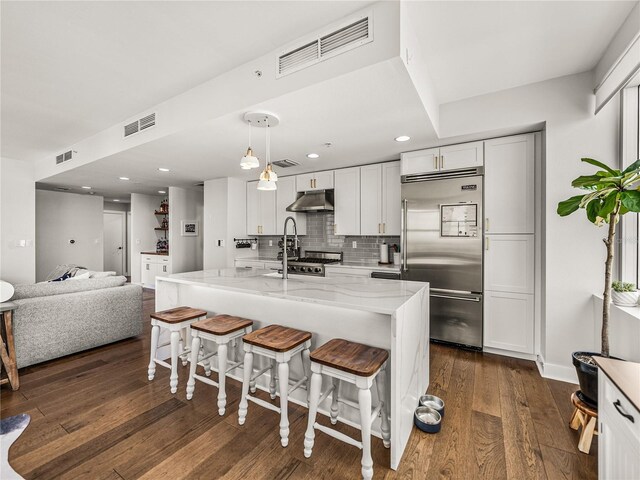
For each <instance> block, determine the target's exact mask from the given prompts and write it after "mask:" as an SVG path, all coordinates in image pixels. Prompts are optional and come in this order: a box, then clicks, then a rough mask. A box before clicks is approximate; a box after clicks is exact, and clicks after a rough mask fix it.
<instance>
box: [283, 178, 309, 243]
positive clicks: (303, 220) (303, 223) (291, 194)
mask: <svg viewBox="0 0 640 480" xmlns="http://www.w3.org/2000/svg"><path fill="white" fill-rule="evenodd" d="M297 198H298V192H297V190H296V177H279V178H278V190H276V230H277V232H278V234H280V235H281V234H282V233H283V231H284V230H283V229H284V221H285V219H286V218H287V217H293V218H294V219H295V221H296V226H297V228H298V235H306V234H307V215H306V214H304V213H295V212H287V207H288V206H289V205H291V204H292V203H293V202H295V201H296V199H297ZM289 229H290V230H289V231H290V232H292V231H293V228H292V227H291V226H290V227H289Z"/></svg>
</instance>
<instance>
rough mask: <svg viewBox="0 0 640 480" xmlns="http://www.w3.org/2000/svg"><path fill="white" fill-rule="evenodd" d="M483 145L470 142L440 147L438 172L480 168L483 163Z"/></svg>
mask: <svg viewBox="0 0 640 480" xmlns="http://www.w3.org/2000/svg"><path fill="white" fill-rule="evenodd" d="M483 144H484V142H472V143H462V144H460V145H449V146H448V147H440V170H459V169H461V168H473V167H481V166H482V165H483V163H484V148H483Z"/></svg>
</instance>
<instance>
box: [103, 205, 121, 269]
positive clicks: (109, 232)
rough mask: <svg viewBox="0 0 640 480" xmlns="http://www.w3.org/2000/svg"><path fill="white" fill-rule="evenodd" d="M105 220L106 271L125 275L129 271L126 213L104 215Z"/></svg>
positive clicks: (106, 212) (107, 213) (106, 213)
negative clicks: (127, 266)
mask: <svg viewBox="0 0 640 480" xmlns="http://www.w3.org/2000/svg"><path fill="white" fill-rule="evenodd" d="M103 218H104V269H105V271H114V272H116V275H124V274H125V273H126V271H127V268H126V263H125V262H126V260H127V236H126V231H127V226H126V225H127V224H126V212H108V211H105V212H104V213H103Z"/></svg>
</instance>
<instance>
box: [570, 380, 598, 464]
mask: <svg viewBox="0 0 640 480" xmlns="http://www.w3.org/2000/svg"><path fill="white" fill-rule="evenodd" d="M577 393H578V392H573V393H572V394H571V403H573V406H574V407H576V409H575V410H574V411H573V416H572V417H571V422H570V423H569V425H570V426H571V428H573V429H574V430H578V428H579V427H580V426H582V432H581V433H580V440H579V441H578V450H580V451H581V452H582V453H589V450H590V449H591V440H592V439H593V434H594V433H595V434H596V435H598V411H597V410H594V409H593V407H590V406H589V405H587V404H586V403H584V402H583V401H582V400H580V399H579V398H578V395H577Z"/></svg>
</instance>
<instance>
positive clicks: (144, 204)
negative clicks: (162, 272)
mask: <svg viewBox="0 0 640 480" xmlns="http://www.w3.org/2000/svg"><path fill="white" fill-rule="evenodd" d="M163 198H164V197H161V196H157V195H143V194H140V193H132V194H131V234H130V236H131V270H130V271H129V273H130V275H131V283H141V282H142V271H141V268H142V263H141V261H140V252H149V251H151V252H155V251H156V242H157V241H158V238H160V236H159V235H158V234H157V233H156V231H155V230H154V228H156V227H157V226H159V222H158V220H157V219H156V216H155V215H154V214H153V212H154V211H156V210H158V209H159V208H160V202H161V201H162V199H163ZM169 248H171V246H169Z"/></svg>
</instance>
